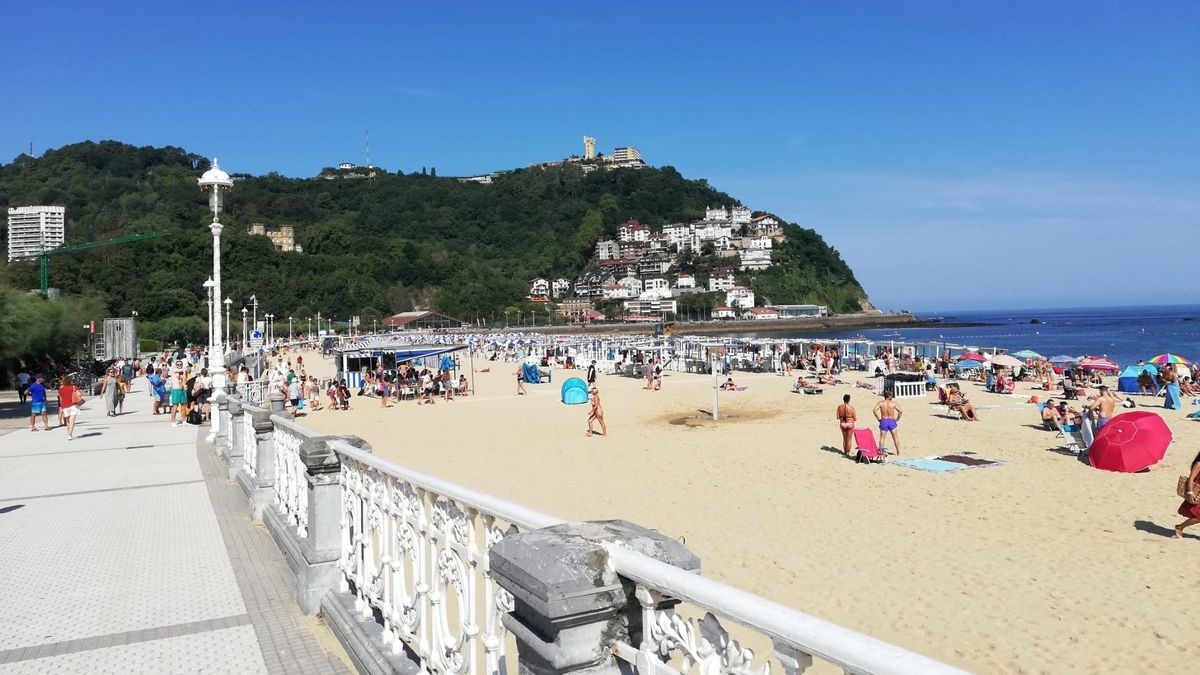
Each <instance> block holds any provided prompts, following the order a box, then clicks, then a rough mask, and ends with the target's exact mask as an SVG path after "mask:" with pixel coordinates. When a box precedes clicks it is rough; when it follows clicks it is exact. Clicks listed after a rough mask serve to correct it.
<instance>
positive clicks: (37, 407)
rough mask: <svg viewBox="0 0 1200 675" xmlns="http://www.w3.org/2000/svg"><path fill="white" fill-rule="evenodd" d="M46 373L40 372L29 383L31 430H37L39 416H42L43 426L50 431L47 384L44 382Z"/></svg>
mask: <svg viewBox="0 0 1200 675" xmlns="http://www.w3.org/2000/svg"><path fill="white" fill-rule="evenodd" d="M45 379H46V376H45V375H42V374H41V373H38V374H37V375H36V376H35V377H34V378H33V384H31V385H29V430H30V431H37V416H38V415H41V416H42V428H43V429H45V430H46V431H50V415H48V414H47V413H46V385H45V384H43V383H42V381H43V380H45Z"/></svg>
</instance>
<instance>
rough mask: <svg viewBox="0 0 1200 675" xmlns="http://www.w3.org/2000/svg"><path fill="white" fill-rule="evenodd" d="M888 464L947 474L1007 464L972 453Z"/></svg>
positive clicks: (900, 460)
mask: <svg viewBox="0 0 1200 675" xmlns="http://www.w3.org/2000/svg"><path fill="white" fill-rule="evenodd" d="M888 463H889V464H899V465H901V466H906V467H908V468H910V469H916V470H918V471H931V472H933V473H947V472H950V471H958V470H960V469H982V468H986V467H991V466H999V465H1001V464H1006V463H1007V462H1001V461H1000V460H998V459H987V458H985V457H978V456H976V455H974V454H972V453H962V454H951V455H940V456H937V457H912V458H907V457H906V458H904V459H892V460H891V461H890V462H888Z"/></svg>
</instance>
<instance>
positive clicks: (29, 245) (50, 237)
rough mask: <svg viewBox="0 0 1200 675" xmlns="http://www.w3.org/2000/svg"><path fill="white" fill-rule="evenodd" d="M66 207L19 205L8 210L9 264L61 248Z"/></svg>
mask: <svg viewBox="0 0 1200 675" xmlns="http://www.w3.org/2000/svg"><path fill="white" fill-rule="evenodd" d="M66 213H67V209H66V207H65V206H18V207H16V208H10V209H9V210H8V261H9V262H12V261H13V260H14V259H16V258H19V257H22V256H27V255H32V254H37V253H41V252H42V251H49V250H50V249H52V248H58V247H59V246H62V244H63V241H64V240H65V238H66V232H67V228H66Z"/></svg>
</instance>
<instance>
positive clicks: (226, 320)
mask: <svg viewBox="0 0 1200 675" xmlns="http://www.w3.org/2000/svg"><path fill="white" fill-rule="evenodd" d="M232 304H233V301H232V300H230V299H229V296H225V344H224V345H223V346H224V347H225V351H229V306H230V305H232Z"/></svg>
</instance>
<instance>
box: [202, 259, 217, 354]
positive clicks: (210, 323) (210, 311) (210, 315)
mask: <svg viewBox="0 0 1200 675" xmlns="http://www.w3.org/2000/svg"><path fill="white" fill-rule="evenodd" d="M203 286H204V290H206V291H208V358H209V361H210V362H211V361H212V352H213V345H214V344H215V343H216V340H214V339H213V304H212V301H213V280H212V277H209V278H208V279H207V280H206V281H205V282H204V284H203Z"/></svg>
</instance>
